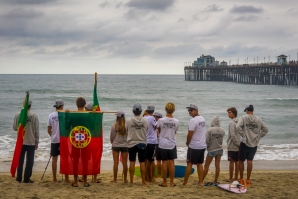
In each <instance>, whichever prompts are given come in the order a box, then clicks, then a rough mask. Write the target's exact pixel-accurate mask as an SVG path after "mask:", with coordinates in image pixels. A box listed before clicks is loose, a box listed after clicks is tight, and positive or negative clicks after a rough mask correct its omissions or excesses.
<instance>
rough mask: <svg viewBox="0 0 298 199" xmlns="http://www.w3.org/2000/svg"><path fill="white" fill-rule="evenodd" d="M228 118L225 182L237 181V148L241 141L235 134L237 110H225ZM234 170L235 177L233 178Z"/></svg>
mask: <svg viewBox="0 0 298 199" xmlns="http://www.w3.org/2000/svg"><path fill="white" fill-rule="evenodd" d="M227 112H228V116H229V118H231V121H230V123H229V133H228V139H227V149H228V161H229V162H230V164H229V173H230V178H229V179H228V180H226V181H227V182H233V181H234V180H238V173H239V147H240V142H241V141H242V137H241V136H240V135H239V133H237V132H236V124H237V122H238V119H237V113H238V111H237V109H236V108H235V107H231V108H228V110H227ZM234 168H235V176H234V178H233V173H234Z"/></svg>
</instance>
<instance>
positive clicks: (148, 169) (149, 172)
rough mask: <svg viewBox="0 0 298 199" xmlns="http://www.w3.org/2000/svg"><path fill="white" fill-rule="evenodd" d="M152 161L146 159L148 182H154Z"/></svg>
mask: <svg viewBox="0 0 298 199" xmlns="http://www.w3.org/2000/svg"><path fill="white" fill-rule="evenodd" d="M151 167H152V162H151V161H150V160H148V159H147V160H146V175H147V180H148V182H152V171H151Z"/></svg>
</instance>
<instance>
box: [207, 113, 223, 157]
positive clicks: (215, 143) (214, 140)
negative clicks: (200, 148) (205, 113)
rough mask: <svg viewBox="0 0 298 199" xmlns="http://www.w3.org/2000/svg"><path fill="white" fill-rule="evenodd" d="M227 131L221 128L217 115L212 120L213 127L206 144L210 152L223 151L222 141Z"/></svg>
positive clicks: (208, 133) (208, 131)
mask: <svg viewBox="0 0 298 199" xmlns="http://www.w3.org/2000/svg"><path fill="white" fill-rule="evenodd" d="M224 135H225V130H224V129H223V128H221V127H220V122H219V117H218V116H217V115H216V116H214V117H213V118H212V120H211V127H210V128H209V129H208V130H207V133H206V144H207V150H208V152H212V151H218V150H221V149H222V141H223V137H224Z"/></svg>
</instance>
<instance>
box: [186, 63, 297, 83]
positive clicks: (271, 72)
mask: <svg viewBox="0 0 298 199" xmlns="http://www.w3.org/2000/svg"><path fill="white" fill-rule="evenodd" d="M184 73H185V80H186V81H227V82H238V83H246V84H268V85H296V86H297V85H298V63H297V62H290V63H288V64H283V65H277V64H276V63H271V64H243V65H231V66H215V67H192V66H186V67H184Z"/></svg>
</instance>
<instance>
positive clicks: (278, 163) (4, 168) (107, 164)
mask: <svg viewBox="0 0 298 199" xmlns="http://www.w3.org/2000/svg"><path fill="white" fill-rule="evenodd" d="M47 163H48V161H35V162H34V166H33V173H40V172H44V171H45V168H46V166H47ZM214 163H215V161H214V160H213V161H212V163H211V164H210V171H213V170H214V169H215V167H214ZM128 164H129V163H128ZM10 165H11V161H0V173H9V172H10ZM24 165H25V163H24ZM137 165H139V163H138V161H137V162H136V166H137ZM175 165H184V166H186V162H185V160H175ZM244 165H245V168H246V163H244ZM57 166H58V172H59V161H58V165H57ZM118 168H119V170H122V164H121V163H119V167H118ZM193 168H194V169H195V170H196V166H195V165H194V166H193ZM220 169H221V171H228V170H229V162H228V161H227V160H221V162H220ZM51 170H52V169H51V161H50V163H49V165H48V168H47V170H46V172H47V173H48V172H51ZM292 170H295V171H298V160H254V161H253V171H292ZM112 171H113V161H112V160H102V161H101V172H111V173H112Z"/></svg>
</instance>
